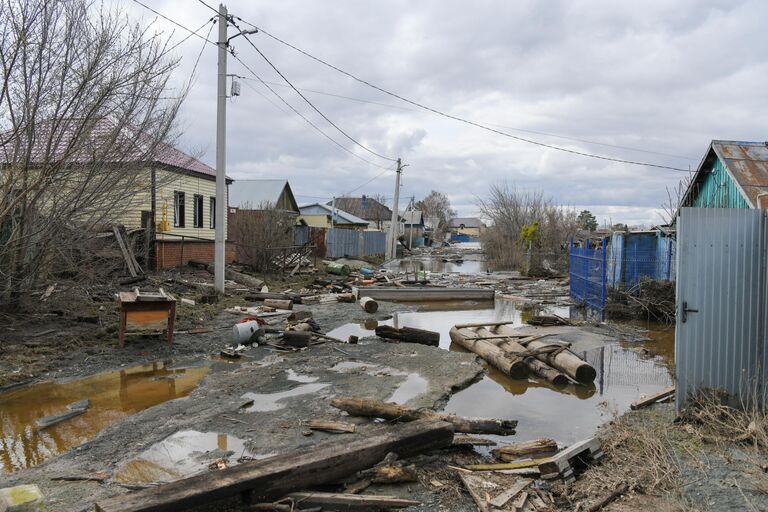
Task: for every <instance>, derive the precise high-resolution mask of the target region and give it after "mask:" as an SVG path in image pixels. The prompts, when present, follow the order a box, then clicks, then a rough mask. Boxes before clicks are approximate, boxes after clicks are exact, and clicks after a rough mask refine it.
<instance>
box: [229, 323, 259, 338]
mask: <svg viewBox="0 0 768 512" xmlns="http://www.w3.org/2000/svg"><path fill="white" fill-rule="evenodd" d="M259 330H260V327H259V322H257V321H256V320H250V321H248V322H243V323H241V324H235V325H234V326H233V327H232V334H233V335H234V338H235V343H248V341H249V340H250V339H251V336H253V335H254V334H255V333H256V332H258V331H259Z"/></svg>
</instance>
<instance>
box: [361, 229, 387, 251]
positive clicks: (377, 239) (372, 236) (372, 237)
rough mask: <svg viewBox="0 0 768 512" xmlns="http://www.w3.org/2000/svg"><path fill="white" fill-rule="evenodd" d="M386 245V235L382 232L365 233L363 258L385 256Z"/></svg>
mask: <svg viewBox="0 0 768 512" xmlns="http://www.w3.org/2000/svg"><path fill="white" fill-rule="evenodd" d="M386 245H387V234H386V233H383V232H381V231H365V232H364V233H363V256H378V255H382V256H383V255H384V251H385V249H386Z"/></svg>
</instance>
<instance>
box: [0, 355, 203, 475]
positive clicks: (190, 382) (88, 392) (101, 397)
mask: <svg viewBox="0 0 768 512" xmlns="http://www.w3.org/2000/svg"><path fill="white" fill-rule="evenodd" d="M207 372H208V368H207V367H199V368H171V367H169V366H168V364H167V363H162V362H159V363H153V364H149V365H141V366H135V367H132V368H127V369H125V370H120V371H113V372H108V373H101V374H98V375H94V376H92V377H87V378H85V379H80V380H76V381H72V382H62V383H57V382H46V383H43V384H38V385H35V386H30V387H26V388H22V389H18V390H15V391H10V392H8V393H5V394H2V395H0V443H1V444H0V461H2V469H3V471H4V472H12V471H16V470H18V469H22V468H28V467H31V466H36V465H38V464H40V463H42V462H44V461H45V460H47V459H49V458H51V457H53V456H55V455H58V454H60V453H63V452H66V451H67V450H70V449H72V448H74V447H76V446H79V445H81V444H83V443H85V442H87V441H89V440H90V439H92V438H93V437H94V436H96V434H98V433H99V432H100V431H101V430H103V429H104V428H105V427H107V426H109V425H111V424H113V423H115V422H117V421H119V420H120V419H122V418H124V417H126V416H129V415H131V414H135V413H137V412H139V411H141V410H144V409H146V408H148V407H152V406H153V405H157V404H159V403H162V402H166V401H168V400H173V399H174V398H179V397H183V396H186V395H188V394H189V393H191V392H192V390H194V389H195V387H196V386H197V384H198V382H199V381H200V379H202V378H203V376H204V375H205V374H206V373H207ZM80 400H89V401H90V407H89V408H88V410H87V411H86V412H85V413H84V414H81V415H79V416H76V417H74V418H70V419H68V420H66V421H63V422H61V423H58V424H56V425H52V426H50V427H47V428H43V429H40V428H38V427H37V424H36V421H37V420H38V419H39V418H43V417H46V416H53V415H57V414H61V413H64V412H66V411H67V406H68V405H70V404H72V403H74V402H78V401H80Z"/></svg>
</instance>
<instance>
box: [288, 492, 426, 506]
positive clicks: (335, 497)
mask: <svg viewBox="0 0 768 512" xmlns="http://www.w3.org/2000/svg"><path fill="white" fill-rule="evenodd" d="M287 497H288V498H292V499H293V500H294V502H295V503H296V505H301V508H304V506H307V505H309V506H317V505H319V506H322V507H330V508H334V509H335V508H341V509H343V510H347V509H352V508H362V509H365V510H378V509H389V508H405V507H415V506H419V505H421V502H419V501H414V500H406V499H402V498H398V497H396V496H384V495H381V496H379V495H374V494H338V493H333V492H292V493H291V494H289V495H288V496H287Z"/></svg>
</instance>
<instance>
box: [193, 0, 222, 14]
mask: <svg viewBox="0 0 768 512" xmlns="http://www.w3.org/2000/svg"><path fill="white" fill-rule="evenodd" d="M197 1H198V2H200V3H201V4H203V5H204V6H206V7H207V8H209V9H210V10H212V11H213V12H215V13H216V14H219V10H218V9H216V8H215V7H213V6H212V5H211V4H209V3H206V2H204V1H203V0H197Z"/></svg>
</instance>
